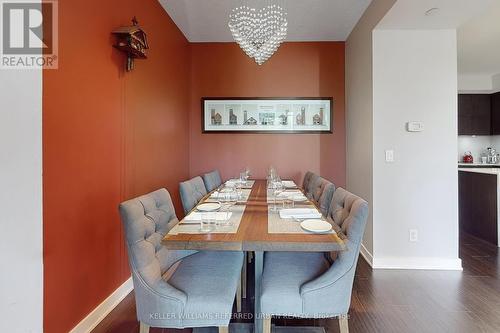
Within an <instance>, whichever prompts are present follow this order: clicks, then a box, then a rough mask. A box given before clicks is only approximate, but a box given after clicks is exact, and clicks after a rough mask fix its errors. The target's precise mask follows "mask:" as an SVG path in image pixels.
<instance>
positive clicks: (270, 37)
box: [228, 5, 288, 65]
mask: <svg viewBox="0 0 500 333" xmlns="http://www.w3.org/2000/svg"><path fill="white" fill-rule="evenodd" d="M286 16H287V15H286V12H285V11H284V9H283V8H282V7H281V6H278V5H268V6H265V7H263V8H262V9H260V10H257V9H255V8H250V7H248V6H241V7H237V8H235V9H233V11H232V13H231V15H230V16H229V24H228V25H229V29H230V30H231V33H232V34H233V38H234V40H235V41H236V43H238V45H239V46H240V47H241V48H242V49H243V51H245V53H246V54H247V55H248V56H249V57H250V58H253V59H254V60H255V62H256V63H257V64H259V65H262V64H263V63H264V62H265V61H266V60H267V59H269V58H270V57H271V56H272V55H273V54H274V52H276V50H277V49H278V47H279V46H280V45H281V43H282V42H283V41H284V40H285V38H286V32H287V26H288V22H287V19H286Z"/></svg>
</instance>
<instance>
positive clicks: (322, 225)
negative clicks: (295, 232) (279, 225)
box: [300, 220, 332, 233]
mask: <svg viewBox="0 0 500 333" xmlns="http://www.w3.org/2000/svg"><path fill="white" fill-rule="evenodd" d="M300 226H301V227H302V229H304V230H307V231H310V232H314V233H325V232H328V231H330V230H332V225H331V224H330V223H328V222H326V221H323V220H305V221H302V222H301V223H300Z"/></svg>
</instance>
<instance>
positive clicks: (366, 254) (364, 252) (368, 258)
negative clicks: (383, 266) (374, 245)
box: [359, 243, 373, 268]
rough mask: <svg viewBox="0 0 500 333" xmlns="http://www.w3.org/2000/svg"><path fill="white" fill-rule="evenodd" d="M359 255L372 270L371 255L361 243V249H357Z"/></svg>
mask: <svg viewBox="0 0 500 333" xmlns="http://www.w3.org/2000/svg"><path fill="white" fill-rule="evenodd" d="M359 253H361V256H362V257H363V258H365V261H366V262H367V263H368V265H370V266H371V267H372V268H373V255H372V254H371V253H370V251H368V250H367V249H366V247H365V245H364V244H363V243H361V247H360V248H359Z"/></svg>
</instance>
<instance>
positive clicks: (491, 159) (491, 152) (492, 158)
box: [487, 147, 498, 164]
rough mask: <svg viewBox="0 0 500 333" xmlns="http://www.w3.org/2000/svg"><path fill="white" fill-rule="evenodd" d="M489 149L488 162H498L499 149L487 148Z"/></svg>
mask: <svg viewBox="0 0 500 333" xmlns="http://www.w3.org/2000/svg"><path fill="white" fill-rule="evenodd" d="M487 151H488V155H487V157H488V164H496V163H498V155H497V150H496V149H495V148H491V147H489V148H488V149H487Z"/></svg>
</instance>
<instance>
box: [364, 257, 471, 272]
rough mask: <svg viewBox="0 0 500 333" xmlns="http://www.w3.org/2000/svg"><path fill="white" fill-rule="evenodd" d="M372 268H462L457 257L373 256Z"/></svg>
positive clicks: (457, 269)
mask: <svg viewBox="0 0 500 333" xmlns="http://www.w3.org/2000/svg"><path fill="white" fill-rule="evenodd" d="M372 267H373V268H374V269H427V270H454V271H461V270H462V260H461V259H459V258H456V259H450V258H426V257H386V258H376V257H375V258H373V266H372Z"/></svg>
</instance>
